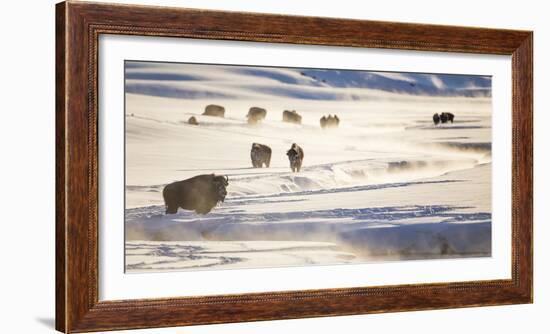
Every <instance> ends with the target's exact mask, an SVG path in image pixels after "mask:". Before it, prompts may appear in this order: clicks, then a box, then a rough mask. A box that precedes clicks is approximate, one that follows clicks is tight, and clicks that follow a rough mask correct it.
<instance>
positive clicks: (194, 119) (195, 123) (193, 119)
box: [187, 116, 199, 125]
mask: <svg viewBox="0 0 550 334" xmlns="http://www.w3.org/2000/svg"><path fill="white" fill-rule="evenodd" d="M187 123H189V124H191V125H199V122H198V121H197V118H195V116H191V117H189V120H188V121H187Z"/></svg>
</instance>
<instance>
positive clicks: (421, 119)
mask: <svg viewBox="0 0 550 334" xmlns="http://www.w3.org/2000/svg"><path fill="white" fill-rule="evenodd" d="M125 87H126V97H125V98H126V110H125V111H124V112H125V115H126V197H125V198H126V212H125V220H126V221H125V228H126V270H127V272H146V271H170V270H202V269H210V270H213V269H227V268H253V267H269V266H292V265H322V264H335V263H342V264H344V263H359V262H370V261H385V260H408V259H433V258H457V257H483V256H490V255H491V231H492V229H491V161H492V159H491V115H492V104H491V78H490V77H483V76H467V75H448V74H428V73H392V72H366V71H350V70H323V69H299V68H270V67H245V66H227V65H196V64H176V63H150V62H130V61H127V62H126V81H125ZM208 104H218V105H221V106H224V108H225V117H223V118H220V117H212V116H204V115H202V113H203V111H204V108H205V106H206V105H208ZM253 106H256V107H261V108H265V109H266V110H267V116H266V118H265V120H264V121H263V122H261V123H260V124H257V125H250V124H247V119H246V115H247V112H248V110H249V108H250V107H253ZM284 110H296V111H297V112H298V113H299V114H300V115H301V116H302V124H300V125H298V124H290V123H285V122H283V121H282V112H283V111H284ZM442 112H451V113H453V114H454V115H455V120H454V123H452V124H451V123H447V124H439V125H437V126H436V125H434V123H433V121H432V115H433V114H434V113H442ZM329 114H332V115H335V114H336V115H338V117H339V118H340V125H339V127H338V128H334V129H321V127H320V123H319V120H320V118H321V117H322V116H327V115H329ZM192 116H193V117H195V118H196V119H197V121H198V123H199V125H190V124H188V123H187V121H188V119H189V118H190V117H192ZM255 142H256V143H261V144H265V145H268V146H269V147H271V149H272V152H273V153H272V160H271V165H270V168H252V164H251V160H250V148H251V145H252V143H255ZM292 143H297V144H299V145H300V146H301V147H302V148H303V150H304V153H305V157H304V163H303V169H302V171H301V172H300V173H292V172H291V170H290V168H289V161H288V158H287V156H286V154H285V153H286V151H287V150H288V149H289V148H290V146H291V145H292ZM210 173H215V174H219V175H227V176H228V178H229V186H228V187H227V192H228V194H227V197H226V200H225V202H224V203H220V204H219V205H218V206H216V207H215V208H214V209H213V210H212V211H211V212H210V213H208V214H206V215H198V214H196V213H194V212H192V211H186V210H182V209H180V210H179V212H178V213H177V214H174V215H165V213H164V211H165V208H164V202H163V197H162V189H163V188H164V186H165V185H166V184H169V183H171V182H173V181H177V180H184V179H187V178H190V177H193V176H196V175H200V174H210Z"/></svg>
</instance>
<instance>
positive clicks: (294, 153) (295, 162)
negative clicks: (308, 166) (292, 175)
mask: <svg viewBox="0 0 550 334" xmlns="http://www.w3.org/2000/svg"><path fill="white" fill-rule="evenodd" d="M286 155H288V160H289V161H290V169H292V172H300V169H302V162H303V161H304V150H302V148H301V147H300V146H298V144H296V143H294V144H292V146H291V147H290V150H288V151H287V152H286Z"/></svg>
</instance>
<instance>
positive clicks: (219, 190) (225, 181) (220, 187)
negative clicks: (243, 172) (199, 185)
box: [214, 175, 229, 202]
mask: <svg viewBox="0 0 550 334" xmlns="http://www.w3.org/2000/svg"><path fill="white" fill-rule="evenodd" d="M228 185H229V178H228V177H227V176H223V175H217V176H214V189H215V190H216V194H217V195H218V202H223V201H224V200H225V196H227V189H226V188H227V186H228Z"/></svg>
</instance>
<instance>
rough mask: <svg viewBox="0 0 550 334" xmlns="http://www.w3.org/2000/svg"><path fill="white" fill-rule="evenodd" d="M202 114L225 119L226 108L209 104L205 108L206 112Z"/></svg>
mask: <svg viewBox="0 0 550 334" xmlns="http://www.w3.org/2000/svg"><path fill="white" fill-rule="evenodd" d="M202 114H203V115H205V116H215V117H224V116H225V108H224V107H222V106H219V105H217V104H209V105H207V106H206V108H204V112H203V113H202Z"/></svg>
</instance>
